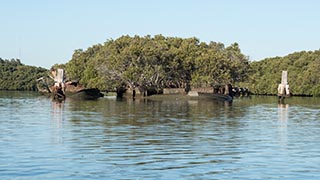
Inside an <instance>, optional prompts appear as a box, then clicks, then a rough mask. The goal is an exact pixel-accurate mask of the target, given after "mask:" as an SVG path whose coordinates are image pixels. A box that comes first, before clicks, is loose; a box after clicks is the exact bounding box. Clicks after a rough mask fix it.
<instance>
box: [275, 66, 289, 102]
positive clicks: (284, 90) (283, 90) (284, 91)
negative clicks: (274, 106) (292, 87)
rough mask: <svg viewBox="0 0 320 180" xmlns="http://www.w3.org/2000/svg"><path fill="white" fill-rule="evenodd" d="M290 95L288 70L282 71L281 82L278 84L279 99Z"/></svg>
mask: <svg viewBox="0 0 320 180" xmlns="http://www.w3.org/2000/svg"><path fill="white" fill-rule="evenodd" d="M289 96H290V91H289V84H288V71H282V76H281V84H279V86H278V97H279V101H280V100H282V101H283V100H284V98H285V97H289Z"/></svg>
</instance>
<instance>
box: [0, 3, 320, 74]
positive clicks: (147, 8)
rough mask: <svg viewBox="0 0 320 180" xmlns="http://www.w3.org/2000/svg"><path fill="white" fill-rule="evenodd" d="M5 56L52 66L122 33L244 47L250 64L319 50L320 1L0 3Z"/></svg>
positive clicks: (0, 46) (1, 50)
mask: <svg viewBox="0 0 320 180" xmlns="http://www.w3.org/2000/svg"><path fill="white" fill-rule="evenodd" d="M0 9H1V10H0V57H1V58H2V59H11V58H20V59H21V61H22V63H24V64H26V65H33V66H41V67H45V68H50V67H51V66H52V65H53V64H55V63H66V62H68V61H69V60H70V59H71V56H72V54H73V51H74V50H75V49H80V48H81V49H87V48H88V47H90V46H92V45H95V44H98V43H103V42H105V41H106V40H107V39H117V38H119V37H120V36H122V35H131V36H133V35H139V36H145V35H148V34H149V35H152V36H153V35H156V34H162V35H164V36H172V37H182V38H187V37H197V38H199V39H200V41H203V42H210V41H214V42H221V43H223V44H225V46H229V45H230V44H231V43H234V42H237V43H238V44H239V45H240V49H241V50H242V53H244V54H245V55H247V56H249V58H250V60H251V61H255V60H261V59H264V58H266V57H274V56H285V55H287V54H290V53H293V52H297V51H303V50H305V51H309V50H311V51H314V50H319V48H320V1H319V0H264V1H260V0H158V1H156V0H113V1H111V0H1V1H0Z"/></svg>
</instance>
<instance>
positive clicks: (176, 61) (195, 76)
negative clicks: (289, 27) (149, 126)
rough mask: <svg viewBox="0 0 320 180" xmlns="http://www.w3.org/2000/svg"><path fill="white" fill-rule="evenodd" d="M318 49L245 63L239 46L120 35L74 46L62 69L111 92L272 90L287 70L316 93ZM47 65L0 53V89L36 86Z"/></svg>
mask: <svg viewBox="0 0 320 180" xmlns="http://www.w3.org/2000/svg"><path fill="white" fill-rule="evenodd" d="M319 64H320V50H316V51H308V52H306V51H302V52H295V53H292V54H289V55H287V56H284V57H274V58H266V59H264V60H261V61H252V62H249V60H248V57H247V56H245V55H244V54H242V53H241V50H240V48H239V45H238V44H237V43H233V44H231V45H230V46H227V47H225V45H224V44H222V43H217V42H209V43H205V42H200V41H199V39H197V38H179V37H164V36H162V35H156V36H153V37H151V36H149V35H148V36H144V37H140V36H133V37H131V36H122V37H120V38H118V39H116V40H113V39H109V40H107V41H106V42H104V43H103V44H97V45H93V46H92V47H89V48H88V49H86V50H82V49H77V50H75V51H74V53H73V55H72V58H71V60H70V61H69V62H67V63H66V64H60V65H59V64H55V65H53V67H55V68H57V67H60V68H64V69H65V70H66V75H67V79H68V80H74V81H79V82H80V83H81V84H83V85H85V86H86V87H95V88H99V89H101V90H108V91H114V90H116V89H121V88H122V89H125V88H133V87H140V88H144V89H155V90H156V91H161V89H163V88H170V87H172V88H186V89H188V88H191V87H210V86H211V87H212V86H215V85H223V84H227V83H231V84H232V85H234V86H240V87H247V88H249V89H250V90H251V91H252V92H253V93H255V94H277V87H278V84H279V83H280V81H281V72H282V71H283V70H287V71H288V83H289V85H290V90H291V92H292V93H293V94H294V95H310V96H320V74H319V72H320V66H319ZM47 74H48V70H47V69H44V68H40V67H33V66H26V65H24V64H22V63H21V62H20V60H18V59H12V60H3V59H1V58H0V89H2V90H35V89H36V81H35V80H36V79H37V78H39V77H42V76H47Z"/></svg>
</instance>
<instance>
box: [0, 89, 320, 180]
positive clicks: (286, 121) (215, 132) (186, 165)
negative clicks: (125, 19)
mask: <svg viewBox="0 0 320 180" xmlns="http://www.w3.org/2000/svg"><path fill="white" fill-rule="evenodd" d="M1 102H2V103H5V102H12V103H10V104H9V105H8V106H4V105H1ZM287 102H289V103H290V108H289V105H288V104H279V105H278V104H277V99H276V98H274V97H261V98H260V97H257V98H256V97H253V98H252V99H235V101H234V102H233V104H232V106H229V105H226V104H224V103H221V102H215V101H206V100H190V99H171V100H161V99H160V100H141V101H140V100H138V99H136V100H135V101H132V100H131V101H127V100H121V99H120V100H119V99H118V100H117V99H107V98H106V99H103V98H102V99H99V100H97V101H72V100H66V101H65V102H64V103H62V104H61V103H56V102H52V101H51V99H45V98H38V97H29V96H27V97H26V98H23V95H19V96H18V97H12V100H10V101H9V100H7V99H4V98H2V97H0V110H1V114H0V118H1V119H0V124H1V126H0V172H1V173H0V179H222V180H223V179H317V175H318V174H319V169H320V166H319V163H318V162H319V160H320V155H319V152H320V149H319V146H318V144H319V143H320V137H319V133H318V132H319V129H320V124H319V121H318V120H319V112H318V110H319V107H320V103H318V104H317V103H314V104H307V102H306V101H303V100H301V102H302V103H300V104H298V101H296V100H294V99H292V100H290V101H289V100H288V101H287ZM293 102H296V103H293ZM306 104H307V105H306ZM35 107H37V108H35ZM18 109H21V111H22V112H20V111H17V110H18ZM13 111H14V112H15V113H16V114H15V115H12V114H13V113H11V112H13ZM35 113H37V116H35V115H34V114H35ZM1 147H2V148H1Z"/></svg>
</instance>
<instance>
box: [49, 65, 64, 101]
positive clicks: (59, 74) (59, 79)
mask: <svg viewBox="0 0 320 180" xmlns="http://www.w3.org/2000/svg"><path fill="white" fill-rule="evenodd" d="M52 75H53V78H54V87H53V98H54V99H57V100H64V99H65V98H66V96H65V84H64V70H63V69H57V70H56V71H53V73H52Z"/></svg>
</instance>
